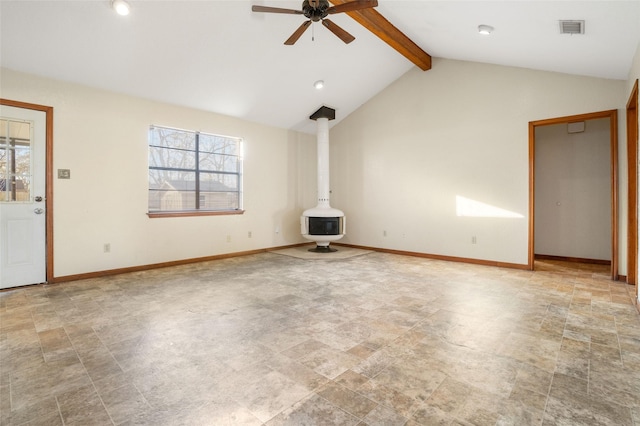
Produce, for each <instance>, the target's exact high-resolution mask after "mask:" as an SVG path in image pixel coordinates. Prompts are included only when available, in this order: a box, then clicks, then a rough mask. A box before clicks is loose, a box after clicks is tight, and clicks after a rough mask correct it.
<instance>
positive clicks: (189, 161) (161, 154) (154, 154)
mask: <svg viewBox="0 0 640 426" xmlns="http://www.w3.org/2000/svg"><path fill="white" fill-rule="evenodd" d="M149 167H163V168H170V169H190V170H195V168H196V153H195V151H184V150H181V149H171V148H164V147H155V146H150V147H149Z"/></svg>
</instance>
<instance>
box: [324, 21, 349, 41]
mask: <svg viewBox="0 0 640 426" xmlns="http://www.w3.org/2000/svg"><path fill="white" fill-rule="evenodd" d="M322 25H324V26H325V27H327V28H329V31H331V32H332V33H334V34H335V35H337V36H338V38H339V39H340V40H342V41H344V42H345V43H351V42H352V41H353V40H355V39H356V38H355V37H354V36H352V35H351V34H349V33H348V32H346V31H345V30H343V29H342V28H340V27H339V26H338V25H336V24H334V23H333V22H332V21H330V20H328V19H323V20H322Z"/></svg>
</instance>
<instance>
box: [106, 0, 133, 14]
mask: <svg viewBox="0 0 640 426" xmlns="http://www.w3.org/2000/svg"><path fill="white" fill-rule="evenodd" d="M111 7H113V10H115V11H116V13H117V14H118V15H122V16H126V15H128V14H129V12H130V11H131V6H129V3H127V2H126V1H125V0H113V1H112V2H111Z"/></svg>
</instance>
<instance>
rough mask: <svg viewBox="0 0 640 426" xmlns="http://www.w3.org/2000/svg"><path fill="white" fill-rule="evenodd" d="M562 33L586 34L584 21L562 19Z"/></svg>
mask: <svg viewBox="0 0 640 426" xmlns="http://www.w3.org/2000/svg"><path fill="white" fill-rule="evenodd" d="M560 34H584V21H560Z"/></svg>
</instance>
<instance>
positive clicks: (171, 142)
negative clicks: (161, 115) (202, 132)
mask: <svg viewBox="0 0 640 426" xmlns="http://www.w3.org/2000/svg"><path fill="white" fill-rule="evenodd" d="M149 145H154V146H163V147H168V148H180V149H186V150H189V151H195V149H196V134H195V132H187V131H184V130H176V129H167V128H163V127H152V128H151V132H150V140H149Z"/></svg>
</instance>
